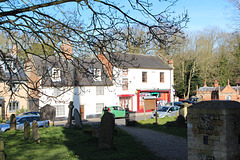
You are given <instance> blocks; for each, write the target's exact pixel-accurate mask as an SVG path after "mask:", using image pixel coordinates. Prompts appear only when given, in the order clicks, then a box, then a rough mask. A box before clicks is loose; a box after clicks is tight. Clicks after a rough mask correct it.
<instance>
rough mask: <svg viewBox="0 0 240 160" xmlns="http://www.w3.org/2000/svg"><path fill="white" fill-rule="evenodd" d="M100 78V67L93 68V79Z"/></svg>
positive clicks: (98, 80) (99, 79) (98, 79)
mask: <svg viewBox="0 0 240 160" xmlns="http://www.w3.org/2000/svg"><path fill="white" fill-rule="evenodd" d="M101 80H102V79H101V69H99V68H96V69H94V81H97V82H100V81H101Z"/></svg>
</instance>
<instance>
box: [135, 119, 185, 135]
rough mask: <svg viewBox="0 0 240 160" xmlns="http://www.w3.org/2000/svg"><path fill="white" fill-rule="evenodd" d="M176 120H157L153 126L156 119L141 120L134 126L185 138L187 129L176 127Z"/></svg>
mask: <svg viewBox="0 0 240 160" xmlns="http://www.w3.org/2000/svg"><path fill="white" fill-rule="evenodd" d="M176 119H177V117H164V118H158V124H154V123H155V122H156V119H147V120H141V121H138V122H137V124H136V126H137V127H142V128H148V129H152V130H155V131H159V132H165V133H167V134H172V135H176V136H180V137H184V138H187V128H186V127H178V126H177V125H176Z"/></svg>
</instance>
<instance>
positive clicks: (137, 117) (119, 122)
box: [54, 112, 152, 126]
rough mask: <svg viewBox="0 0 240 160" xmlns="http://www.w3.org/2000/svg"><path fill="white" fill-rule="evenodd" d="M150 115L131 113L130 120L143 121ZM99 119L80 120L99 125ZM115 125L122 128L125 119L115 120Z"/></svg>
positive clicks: (62, 124) (61, 124)
mask: <svg viewBox="0 0 240 160" xmlns="http://www.w3.org/2000/svg"><path fill="white" fill-rule="evenodd" d="M151 115H152V112H146V113H145V114H144V113H131V114H130V119H131V120H135V121H139V120H144V119H149V118H150V117H151ZM100 122H101V119H100V118H88V119H82V123H83V124H94V123H100ZM66 123H67V120H61V121H55V122H54V125H55V126H64V125H65V124H66ZM74 123H75V122H74V120H73V124H74ZM115 124H116V125H119V126H122V125H124V126H125V125H126V124H125V118H117V119H115Z"/></svg>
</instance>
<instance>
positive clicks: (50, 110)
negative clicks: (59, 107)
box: [40, 104, 56, 127]
mask: <svg viewBox="0 0 240 160" xmlns="http://www.w3.org/2000/svg"><path fill="white" fill-rule="evenodd" d="M55 119H56V108H55V107H53V106H51V105H49V104H47V105H45V106H44V107H42V108H41V109H40V120H41V121H43V123H45V120H51V121H52V122H53V125H54V121H55ZM43 126H44V127H45V124H44V125H43Z"/></svg>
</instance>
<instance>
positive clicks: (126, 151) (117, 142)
mask: <svg viewBox="0 0 240 160" xmlns="http://www.w3.org/2000/svg"><path fill="white" fill-rule="evenodd" d="M39 133H40V141H41V142H40V144H37V143H35V142H34V141H33V139H32V138H30V139H29V140H24V132H23V131H19V130H16V131H7V132H4V133H0V136H1V137H2V138H3V139H4V145H5V153H6V155H7V160H64V159H81V160H139V159H143V160H144V159H146V160H152V159H157V158H156V157H155V156H154V154H153V153H152V152H150V151H148V150H146V149H145V147H143V146H142V145H141V144H140V143H138V142H135V141H134V139H133V137H132V136H130V135H128V134H126V133H125V132H123V131H121V130H119V129H117V132H116V134H115V135H114V142H113V144H114V148H113V149H110V150H101V149H99V148H98V139H97V138H94V137H92V136H91V135H90V134H86V133H84V132H83V131H82V130H80V129H76V128H73V129H65V128H63V127H49V128H40V129H39Z"/></svg>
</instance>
